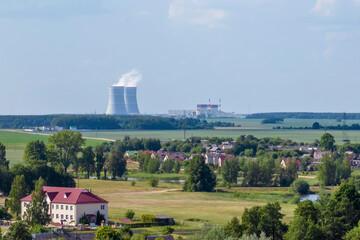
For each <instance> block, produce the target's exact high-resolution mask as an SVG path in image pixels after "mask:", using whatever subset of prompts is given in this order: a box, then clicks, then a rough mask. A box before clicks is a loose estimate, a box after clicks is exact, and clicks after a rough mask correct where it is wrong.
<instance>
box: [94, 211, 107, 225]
mask: <svg viewBox="0 0 360 240" xmlns="http://www.w3.org/2000/svg"><path fill="white" fill-rule="evenodd" d="M105 220H106V219H105V216H104V214H101V213H100V211H97V212H96V223H95V224H96V225H97V226H100V225H101V222H102V221H104V222H105Z"/></svg>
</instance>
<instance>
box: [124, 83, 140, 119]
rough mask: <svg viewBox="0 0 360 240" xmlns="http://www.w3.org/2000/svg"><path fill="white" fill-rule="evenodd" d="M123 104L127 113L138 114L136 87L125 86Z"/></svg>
mask: <svg viewBox="0 0 360 240" xmlns="http://www.w3.org/2000/svg"><path fill="white" fill-rule="evenodd" d="M125 105H126V110H127V113H128V114H140V113H139V108H138V105H137V100H136V87H126V88H125Z"/></svg>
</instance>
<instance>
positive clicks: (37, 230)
mask: <svg viewBox="0 0 360 240" xmlns="http://www.w3.org/2000/svg"><path fill="white" fill-rule="evenodd" d="M47 232H49V230H48V229H47V228H45V227H44V226H43V225H40V224H35V225H34V226H32V227H31V229H30V233H47Z"/></svg>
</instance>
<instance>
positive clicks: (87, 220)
mask: <svg viewBox="0 0 360 240" xmlns="http://www.w3.org/2000/svg"><path fill="white" fill-rule="evenodd" d="M79 222H80V223H81V224H89V223H90V221H89V219H88V217H87V216H86V214H85V213H84V215H82V217H81V218H80V219H79Z"/></svg>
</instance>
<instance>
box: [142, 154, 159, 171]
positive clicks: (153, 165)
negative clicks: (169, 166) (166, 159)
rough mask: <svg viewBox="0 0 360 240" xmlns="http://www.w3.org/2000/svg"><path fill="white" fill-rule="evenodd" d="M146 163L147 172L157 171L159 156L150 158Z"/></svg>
mask: <svg viewBox="0 0 360 240" xmlns="http://www.w3.org/2000/svg"><path fill="white" fill-rule="evenodd" d="M145 164H146V172H148V173H157V172H159V168H160V159H159V158H150V159H149V160H148V162H146V163H145Z"/></svg>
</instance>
